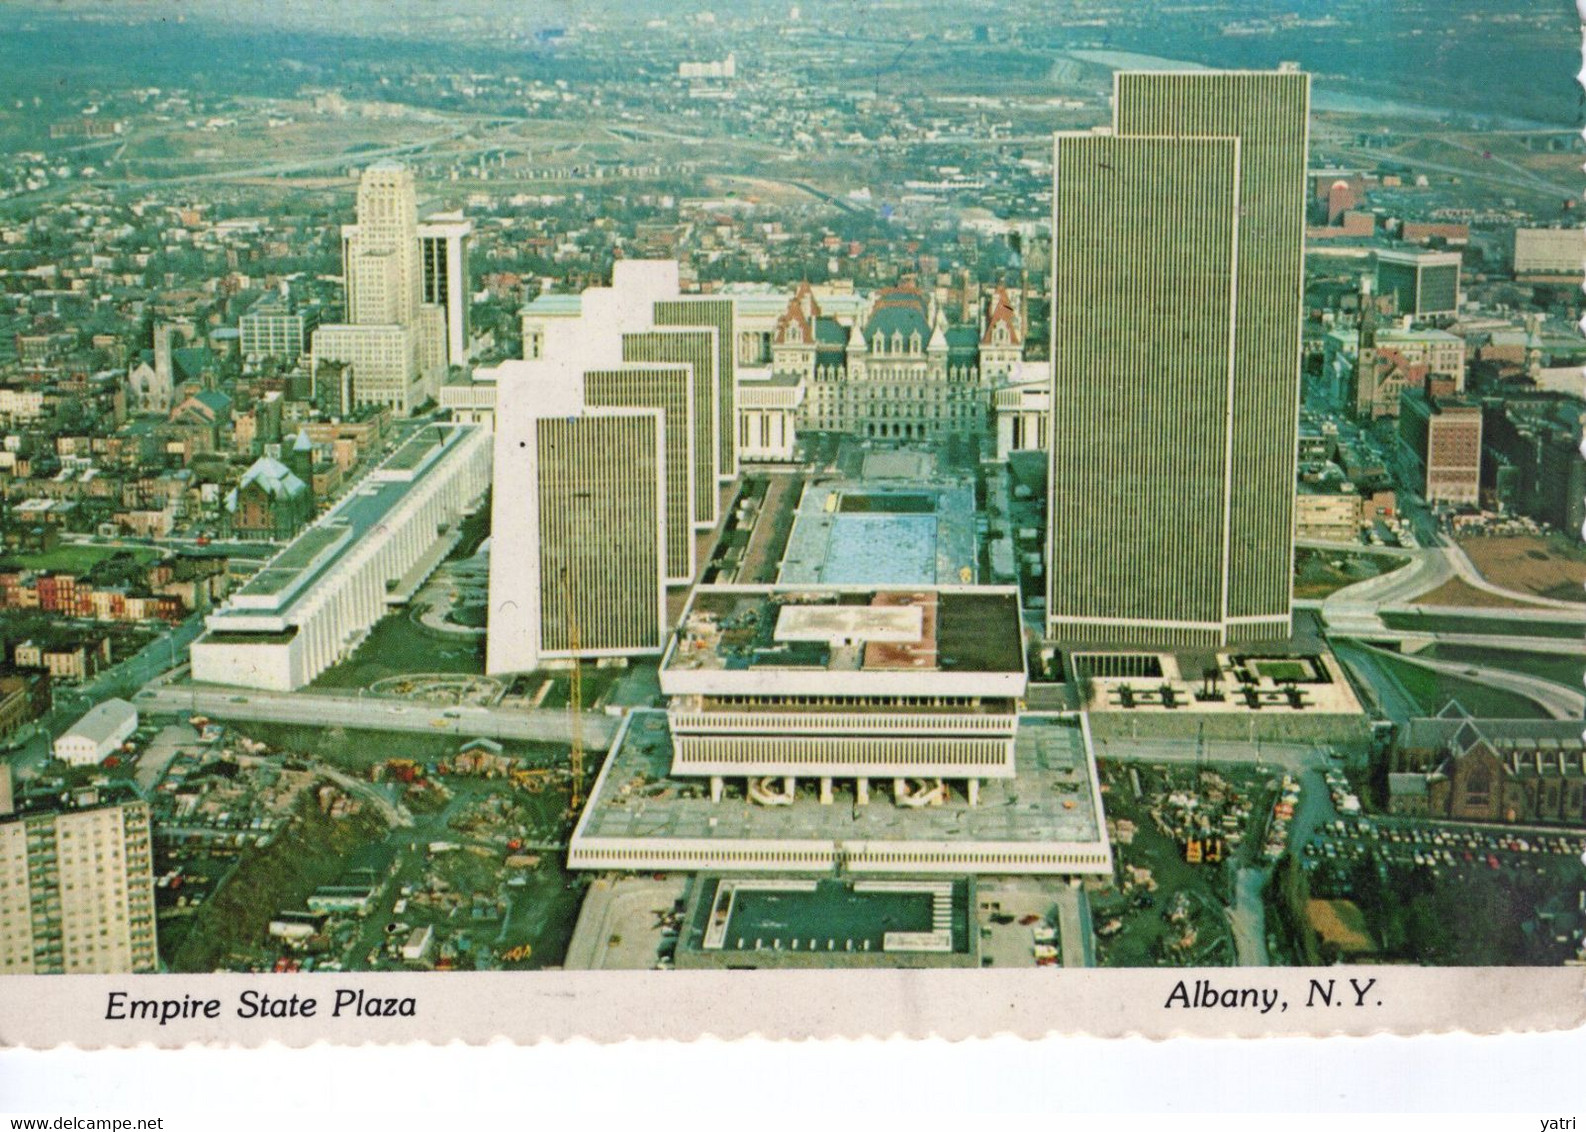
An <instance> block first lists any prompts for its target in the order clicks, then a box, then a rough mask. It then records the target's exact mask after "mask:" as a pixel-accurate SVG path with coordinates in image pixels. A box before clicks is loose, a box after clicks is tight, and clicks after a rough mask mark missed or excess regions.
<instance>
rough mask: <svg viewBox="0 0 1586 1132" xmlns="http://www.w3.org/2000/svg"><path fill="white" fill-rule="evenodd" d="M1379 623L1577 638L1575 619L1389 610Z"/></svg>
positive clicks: (1409, 628)
mask: <svg viewBox="0 0 1586 1132" xmlns="http://www.w3.org/2000/svg"><path fill="white" fill-rule="evenodd" d="M1381 616H1382V623H1383V624H1384V625H1386V626H1387V627H1388V628H1390V629H1403V630H1406V631H1408V632H1412V633H1413V632H1425V633H1489V634H1493V635H1496V636H1501V637H1580V636H1582V635H1583V627H1582V625H1581V623H1580V622H1579V621H1576V622H1573V623H1572V622H1568V621H1521V620H1518V619H1509V618H1503V617H1461V616H1459V615H1458V614H1449V613H1415V612H1412V611H1408V610H1402V611H1401V610H1389V611H1386V612H1384V613H1383V614H1382V615H1381Z"/></svg>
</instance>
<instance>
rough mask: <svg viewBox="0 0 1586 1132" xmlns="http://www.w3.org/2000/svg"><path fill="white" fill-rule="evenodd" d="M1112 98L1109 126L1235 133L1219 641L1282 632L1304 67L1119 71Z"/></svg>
mask: <svg viewBox="0 0 1586 1132" xmlns="http://www.w3.org/2000/svg"><path fill="white" fill-rule="evenodd" d="M1114 107H1115V116H1116V132H1117V133H1118V134H1119V135H1123V136H1130V135H1151V136H1171V137H1183V138H1186V139H1187V138H1190V137H1228V138H1237V139H1238V140H1239V193H1238V196H1239V254H1238V272H1237V274H1238V288H1237V295H1238V298H1237V303H1236V307H1235V316H1236V329H1235V337H1234V381H1233V403H1232V419H1233V436H1232V453H1231V462H1230V468H1229V480H1228V483H1229V494H1230V502H1229V527H1228V597H1227V609H1226V614H1225V618H1226V621H1227V626H1228V632H1227V637H1228V640H1229V641H1253V640H1270V639H1277V638H1283V637H1287V636H1288V635H1289V632H1290V613H1291V603H1292V598H1293V559H1294V542H1293V537H1294V536H1293V532H1294V484H1295V473H1296V468H1295V461H1296V459H1297V449H1296V440H1295V438H1296V435H1297V432H1298V421H1299V397H1300V329H1301V321H1302V317H1301V306H1302V302H1303V290H1304V278H1303V276H1304V254H1305V248H1304V239H1305V163H1306V144H1307V126H1308V122H1309V111H1310V76H1309V75H1305V74H1302V73H1300V72H1298V71H1270V72H1193V73H1119V74H1118V75H1117V87H1116V92H1115V98H1114ZM1141 267H1142V268H1143V269H1145V270H1149V267H1148V266H1147V265H1145V264H1142V265H1141Z"/></svg>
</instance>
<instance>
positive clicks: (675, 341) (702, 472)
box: [591, 303, 721, 583]
mask: <svg viewBox="0 0 1586 1132" xmlns="http://www.w3.org/2000/svg"><path fill="white" fill-rule="evenodd" d="M656 305H657V306H662V305H665V304H659V303H658V304H656ZM678 305H683V304H678ZM719 341H720V339H719V337H718V336H717V335H713V334H710V333H708V332H707V331H703V330H660V329H655V330H641V331H635V332H631V333H628V334H624V335H622V339H621V342H622V360H623V361H624V362H630V363H641V362H642V363H649V364H662V363H665V364H670V365H681V366H683V367H685V369H686V371H687V372H688V374H689V396H690V405H689V414H688V418H689V426H690V435H689V447H688V452H687V454H686V459H687V461H688V468H689V479H688V483H689V485H690V490H691V491H692V493H693V498H692V500H691V501H690V504H689V516H690V518H689V524H690V527H691V528H703V529H705V530H709V529H710V528H711V527H713V526H715V524H716V519H717V517H718V516H717V500H718V495H717V487H716V484H717V476H716V468H717V462H716V457H717V455H718V450H717V448H716V438H717V436H718V432H717V428H716V423H717V422H716V420H715V419H714V414H715V412H716V404H717V400H716V395H717V390H716V389H714V388H713V387H712V386H713V383H714V382H715V380H716V376H717V374H719V373H720V372H721V371H720V369H719V368H718V367H719V365H720V360H719V355H718V352H717V351H718V343H719ZM591 403H593V402H591ZM667 442H668V443H669V444H670V443H671V440H670V438H669V439H668V441H667ZM678 458H679V459H684V458H685V455H684V454H683V453H681V452H680V453H678ZM688 541H689V545H690V547H691V548H692V546H693V538H692V536H689V539H688ZM690 554H692V549H691V550H690ZM690 561H692V558H690ZM690 575H691V576H690V577H688V578H685V579H684V582H685V583H686V582H689V581H692V580H693V578H692V568H691V569H690Z"/></svg>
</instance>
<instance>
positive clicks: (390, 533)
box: [192, 424, 491, 691]
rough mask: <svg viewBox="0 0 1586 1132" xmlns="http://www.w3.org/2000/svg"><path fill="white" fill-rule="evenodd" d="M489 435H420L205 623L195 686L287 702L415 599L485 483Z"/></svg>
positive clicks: (467, 429) (444, 427) (453, 428)
mask: <svg viewBox="0 0 1586 1132" xmlns="http://www.w3.org/2000/svg"><path fill="white" fill-rule="evenodd" d="M490 456H491V448H490V433H489V431H488V430H487V429H484V428H481V427H478V426H475V425H465V424H436V425H426V426H424V427H423V428H421V429H419V431H417V432H416V433H414V434H413V435H412V436H411V437H409V438H408V440H406V441H405V442H404V443H403V444H402V445H401V446H400V447H399V448H398V449H397V450H396V451H395V452H393V453H392V454H391V456H389V457H388V458H387V459H386V460H385V462H384V463H382V464H380V465H379V466H378V467H377V468H376V469H375V470H374V471H372V472H370V473H369V475H368V476H367V477H366V478H365V479H364V481H363V482H362V483H361V484H360V485H359V486H358V487H357V489H355V490H354V491H353V492H352V493H350V494H349V495H347V496H346V497H345V498H344V499H342V500H341V502H340V503H338V504H337V505H336V506H335V507H334V508H332V509H331V510H330V511H329V512H327V513H326V514H325V515H324V516H323V517H322V518H321V519H320V520H319V521H318V522H316V523H315V524H314V525H313V526H311V527H309V528H307V529H306V530H305V531H303V533H302V534H300V535H299V536H298V537H297V538H296V539H294V540H293V541H292V542H291V543H290V544H289V545H288V546H287V547H286V549H284V550H282V551H281V552H280V553H279V554H277V555H276V556H275V557H274V558H272V559H270V561H269V562H267V563H266V564H265V566H264V568H263V569H262V570H260V571H259V572H258V573H257V574H255V575H254V576H253V577H252V578H251V579H249V581H248V582H247V583H246V584H245V585H243V586H242V587H241V588H240V589H238V590H237V591H236V592H234V593H233V594H232V595H231V597H230V598H229V599H228V600H227V602H226V604H225V605H224V606H222V607H221V608H220V609H219V610H217V611H216V612H214V613H212V614H210V615H209V617H208V618H207V620H206V622H205V633H204V635H203V636H202V637H200V638H199V639H198V640H197V641H195V642H194V644H193V647H192V659H193V679H194V680H196V681H200V682H206V683H215V684H230V685H234V686H236V687H243V688H263V689H268V690H272V691H291V690H293V689H296V688H301V687H302V686H303V685H305V684H307V683H308V682H309V681H311V680H313V679H314V677H316V676H318V675H319V674H320V673H321V672H323V671H324V670H325V669H327V668H329V667H330V666H331V665H333V664H335V663H337V662H338V661H340V660H342V659H343V658H345V657H346V656H347V655H348V654H349V653H351V651H352V650H353V649H354V648H355V647H356V646H357V645H358V643H359V642H360V641H361V640H362V639H363V637H364V636H365V635H366V634H367V633H368V631H369V629H370V628H371V627H372V626H373V625H374V624H375V622H376V621H378V620H379V619H380V618H381V617H383V616H384V615H385V614H386V612H387V611H388V610H389V609H390V607H391V606H393V605H401V604H404V603H406V602H407V601H408V600H409V599H411V597H412V595H413V594H414V593H416V592H417V590H418V589H419V587H420V586H422V585H423V583H424V581H425V580H426V579H427V578H428V577H429V575H430V574H431V573H432V572H433V571H434V569H435V567H436V566H438V565H439V564H440V562H441V561H442V559H444V558H445V557H446V555H447V554H448V553H450V551H451V550H452V548H453V547H454V546H455V545H456V541H457V539H458V538H459V537H460V523H461V521H462V519H463V518H464V517H465V516H466V515H468V514H469V513H471V512H472V511H473V510H474V509H475V508H477V507H478V505H479V503H480V500H481V498H482V497H483V495H484V492H485V489H486V488H487V487H488V486H489V483H490Z"/></svg>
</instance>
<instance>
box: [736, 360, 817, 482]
mask: <svg viewBox="0 0 1586 1132" xmlns="http://www.w3.org/2000/svg"><path fill="white" fill-rule="evenodd" d="M804 391H805V389H804V381H803V379H802V378H799V377H793V376H788V375H781V376H778V375H775V374H773V373H772V372H771V370H769V369H754V370H751V369H739V370H738V458H739V459H740V460H745V461H750V462H764V461H788V460H792V459H793V453H794V450H795V448H796V447H797V445H798V414H799V408H800V406H802V405H803V404H804Z"/></svg>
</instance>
